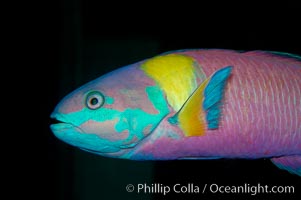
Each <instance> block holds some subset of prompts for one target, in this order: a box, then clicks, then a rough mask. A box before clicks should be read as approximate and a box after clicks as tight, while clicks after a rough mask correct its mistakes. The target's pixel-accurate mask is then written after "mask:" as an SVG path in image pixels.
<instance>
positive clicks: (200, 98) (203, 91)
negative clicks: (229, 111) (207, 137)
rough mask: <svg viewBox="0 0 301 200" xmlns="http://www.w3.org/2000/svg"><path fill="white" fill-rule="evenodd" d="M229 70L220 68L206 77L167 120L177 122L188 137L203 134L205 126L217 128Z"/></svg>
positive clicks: (230, 68)
mask: <svg viewBox="0 0 301 200" xmlns="http://www.w3.org/2000/svg"><path fill="white" fill-rule="evenodd" d="M231 70H232V67H225V68H222V69H220V70H218V71H216V72H215V73H214V74H213V75H212V76H211V77H209V78H208V79H206V80H205V81H204V82H203V83H202V84H201V85H200V86H199V87H198V88H197V89H196V90H195V91H194V92H193V94H192V95H191V96H190V97H189V98H188V100H187V101H186V102H185V104H184V105H183V106H182V108H181V109H180V110H179V112H178V113H177V114H176V115H174V116H173V117H171V118H170V119H169V122H170V123H172V124H178V125H179V126H180V127H181V129H182V130H183V132H184V134H185V136H188V137H189V136H201V135H204V134H205V130H206V128H207V129H215V128H218V125H219V119H220V115H221V110H220V105H221V101H222V98H223V94H224V90H225V85H226V81H227V79H228V77H229V76H230V73H231Z"/></svg>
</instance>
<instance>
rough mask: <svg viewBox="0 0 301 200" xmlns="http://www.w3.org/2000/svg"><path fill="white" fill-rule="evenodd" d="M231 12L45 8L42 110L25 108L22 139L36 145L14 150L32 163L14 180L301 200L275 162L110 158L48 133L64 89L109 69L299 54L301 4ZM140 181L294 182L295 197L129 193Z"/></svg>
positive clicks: (46, 190)
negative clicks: (195, 56)
mask: <svg viewBox="0 0 301 200" xmlns="http://www.w3.org/2000/svg"><path fill="white" fill-rule="evenodd" d="M135 6H137V7H135ZM174 6H177V8H175V7H174ZM230 8H231V9H230ZM230 8H229V5H221V4H220V3H218V2H212V5H208V6H205V5H203V3H202V2H201V4H192V3H189V2H181V3H178V4H176V3H175V2H173V3H170V4H167V5H165V6H163V5H162V3H155V2H145V3H143V4H140V5H138V4H137V3H135V4H133V5H129V3H128V2H127V3H124V5H123V4H120V2H113V3H112V5H107V4H104V3H103V2H100V1H91V0H86V1H81V0H75V1H71V0H63V1H60V2H59V3H57V4H55V5H50V4H49V5H45V6H44V7H43V8H40V9H41V11H40V12H41V13H43V12H45V13H44V15H46V19H45V20H42V21H41V22H40V23H38V25H37V26H38V27H39V28H38V29H39V31H38V32H36V35H37V38H38V43H40V44H38V47H37V49H36V50H37V51H36V54H35V55H34V56H35V57H39V58H40V59H39V61H38V62H39V63H38V66H37V67H32V68H28V70H26V72H29V73H30V74H31V75H32V74H33V73H35V74H38V75H33V77H34V78H33V79H32V80H28V82H30V83H31V87H30V90H31V91H32V92H33V93H34V96H30V98H26V99H27V100H29V101H30V102H31V103H32V102H34V108H36V109H33V110H34V112H35V113H33V111H32V110H31V111H27V112H26V117H25V118H29V117H27V116H31V115H34V120H33V119H32V118H31V120H32V122H33V121H34V126H32V125H28V124H27V126H26V127H27V129H29V130H30V131H29V133H30V136H28V138H30V141H28V142H26V146H27V147H30V148H29V149H30V150H29V152H26V154H25V155H24V153H22V151H21V152H20V154H18V155H21V156H19V157H22V156H23V155H24V157H26V160H27V162H25V163H24V162H21V161H17V162H18V168H19V169H18V170H19V171H20V169H21V171H22V175H25V177H24V178H18V179H17V183H15V186H16V187H17V188H26V193H28V194H30V197H32V198H34V197H37V198H40V199H45V198H49V199H78V200H82V199H87V200H92V199H93V200H94V199H95V200H96V199H97V200H100V199H123V200H125V199H168V198H171V197H172V198H175V199H181V198H183V199H192V198H193V199H225V198H227V197H230V198H235V199H236V198H237V199H241V198H243V199H248V198H249V199H263V198H264V199H277V198H279V199H298V198H297V195H300V194H301V181H300V178H299V177H297V176H295V175H292V174H290V173H288V172H286V171H283V170H279V169H278V168H277V167H275V166H274V165H273V164H272V163H271V162H270V161H269V160H206V161H164V162H163V161H160V162H137V161H128V160H119V159H111V158H104V157H100V156H97V155H93V154H90V153H86V152H83V151H81V150H78V149H76V148H74V147H71V146H69V145H67V144H65V143H63V142H61V141H59V140H58V139H56V138H55V137H54V136H53V134H52V133H51V131H50V129H49V125H50V123H51V121H50V119H49V115H50V113H51V112H52V110H53V109H54V107H55V105H56V104H57V103H58V102H59V100H60V99H61V98H62V97H64V96H65V95H66V94H68V93H69V92H71V91H72V90H74V89H76V88H77V87H79V86H80V85H82V84H84V83H86V82H87V81H90V80H92V79H94V78H96V77H99V76H101V75H103V74H105V73H107V72H109V71H111V70H114V69H116V68H119V67H122V66H125V65H128V64H132V63H134V62H137V61H140V60H142V59H145V58H149V57H152V56H155V55H157V54H159V53H163V52H165V51H170V50H177V49H189V48H224V49H235V50H270V51H280V52H289V53H293V54H298V55H301V49H300V48H301V38H300V35H301V31H300V29H299V27H300V17H299V14H298V10H299V9H300V7H299V6H297V5H294V4H289V3H288V2H286V3H281V4H280V5H278V7H277V8H276V7H274V4H273V5H266V6H263V5H261V4H258V5H252V4H248V3H245V4H244V5H237V4H235V5H233V6H230ZM44 15H43V16H44ZM36 17H37V18H38V17H39V16H36ZM40 25H41V26H40ZM41 36H42V37H41ZM28 77H31V76H28ZM29 79H31V78H29ZM40 87H42V89H40ZM31 124H32V123H31ZM19 157H18V159H19ZM18 159H17V160H18ZM21 179H22V180H21ZM30 181H32V182H31V183H30ZM138 183H148V184H149V185H151V184H154V183H160V184H165V185H169V186H173V185H174V184H176V183H180V184H183V185H185V184H187V183H194V184H195V185H199V186H203V185H204V184H212V183H216V184H220V185H243V184H245V183H247V184H250V185H257V184H258V183H260V184H261V185H265V184H267V185H269V186H273V185H282V186H285V185H293V186H294V187H295V194H274V195H271V194H269V195H262V194H258V195H256V196H251V195H249V194H248V195H238V194H210V193H209V192H208V193H207V194H185V195H179V194H176V195H175V194H173V195H172V194H169V195H168V196H166V197H164V196H162V195H150V194H137V193H135V192H133V193H128V192H126V190H125V187H126V185H127V184H134V185H135V184H138Z"/></svg>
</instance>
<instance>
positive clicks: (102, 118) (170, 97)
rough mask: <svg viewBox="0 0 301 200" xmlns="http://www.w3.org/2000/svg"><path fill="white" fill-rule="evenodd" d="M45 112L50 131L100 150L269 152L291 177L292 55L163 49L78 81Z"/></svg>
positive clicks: (295, 156) (298, 77) (189, 155)
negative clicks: (82, 82)
mask: <svg viewBox="0 0 301 200" xmlns="http://www.w3.org/2000/svg"><path fill="white" fill-rule="evenodd" d="M51 117H52V118H54V119H56V120H59V121H60V123H57V124H52V125H51V129H52V131H53V133H54V134H55V135H56V137H58V138H59V139H61V140H63V141H65V142H66V143H69V144H71V145H73V146H76V147H79V148H81V149H83V150H86V151H90V152H93V153H96V154H99V155H103V156H109V157H115V158H123V159H133V160H172V159H213V158H247V159H257V158H271V160H272V162H273V163H274V164H276V165H277V166H278V167H280V168H281V169H285V170H288V171H290V172H291V173H294V174H298V175H299V176H301V57H299V56H296V55H292V54H288V53H280V52H264V51H249V52H237V51H232V50H219V49H212V50H210V49H209V50H208V49H207V50H205V49H199V50H179V51H174V52H167V53H164V54H161V55H158V56H155V57H153V58H150V59H146V60H143V61H141V62H138V63H135V64H132V65H129V66H126V67H123V68H120V69H117V70H115V71H113V72H111V73H108V74H106V75H104V76H101V77H99V78H97V79H96V80H93V81H91V82H89V83H87V84H85V85H83V86H82V87H80V88H78V89H76V90H75V91H73V92H72V93H70V94H69V95H67V96H66V97H65V98H64V99H63V100H62V101H61V102H60V103H59V104H58V105H57V107H56V108H55V110H54V111H53V113H52V114H51Z"/></svg>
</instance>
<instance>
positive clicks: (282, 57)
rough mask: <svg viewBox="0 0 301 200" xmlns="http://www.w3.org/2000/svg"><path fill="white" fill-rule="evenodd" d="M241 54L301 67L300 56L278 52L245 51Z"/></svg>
mask: <svg viewBox="0 0 301 200" xmlns="http://www.w3.org/2000/svg"><path fill="white" fill-rule="evenodd" d="M243 54H245V55H249V56H255V57H258V58H262V59H268V58H270V59H277V60H278V61H280V62H289V63H292V64H295V65H298V66H300V67H301V56H298V55H296V54H291V53H285V52H278V51H259V50H257V51H247V52H244V53H243Z"/></svg>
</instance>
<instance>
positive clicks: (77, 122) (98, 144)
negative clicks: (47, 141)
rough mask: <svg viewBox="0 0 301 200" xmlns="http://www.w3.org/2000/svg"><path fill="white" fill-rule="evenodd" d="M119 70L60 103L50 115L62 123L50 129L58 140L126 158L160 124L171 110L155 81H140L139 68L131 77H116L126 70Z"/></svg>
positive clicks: (70, 95) (91, 150)
mask: <svg viewBox="0 0 301 200" xmlns="http://www.w3.org/2000/svg"><path fill="white" fill-rule="evenodd" d="M118 72H119V71H117V73H114V74H110V76H105V77H101V78H99V79H96V80H95V81H92V82H90V83H88V84H86V85H84V86H83V87H81V88H79V89H77V90H75V91H74V92H72V93H71V94H69V95H68V96H66V97H65V98H64V99H63V100H62V101H61V102H60V103H59V104H58V106H57V107H56V109H55V110H54V112H53V113H52V115H51V117H52V118H55V119H56V120H59V121H61V123H57V124H53V125H51V129H52V131H53V132H54V134H55V135H56V136H57V137H58V138H59V139H61V140H63V141H65V142H67V143H69V144H71V145H73V146H77V147H79V148H81V149H84V150H87V151H90V152H94V153H98V154H101V155H107V156H113V157H121V158H126V157H127V155H128V154H127V153H128V152H129V151H130V150H131V149H132V148H133V147H135V146H136V144H137V143H138V142H140V141H141V140H143V139H144V138H145V137H146V136H147V135H149V134H150V133H151V132H152V131H153V130H154V129H155V128H156V127H157V126H158V124H159V123H160V121H161V120H162V119H163V118H164V117H165V116H166V115H167V114H168V113H169V108H168V105H167V103H166V100H165V97H164V94H163V92H162V91H161V90H160V88H159V87H158V86H156V85H155V84H153V83H152V84H150V83H148V82H146V81H144V82H143V83H142V84H141V83H139V79H137V77H138V76H139V75H138V76H137V74H138V73H139V71H135V72H136V75H134V77H132V78H130V77H128V76H125V75H123V76H121V77H118V79H117V78H113V76H117V75H119V73H122V72H124V71H122V70H121V72H119V73H118ZM131 75H133V74H131ZM136 76H137V77H136ZM125 77H127V78H125ZM139 78H141V75H140V76H139ZM113 80H118V83H117V82H116V81H113Z"/></svg>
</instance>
